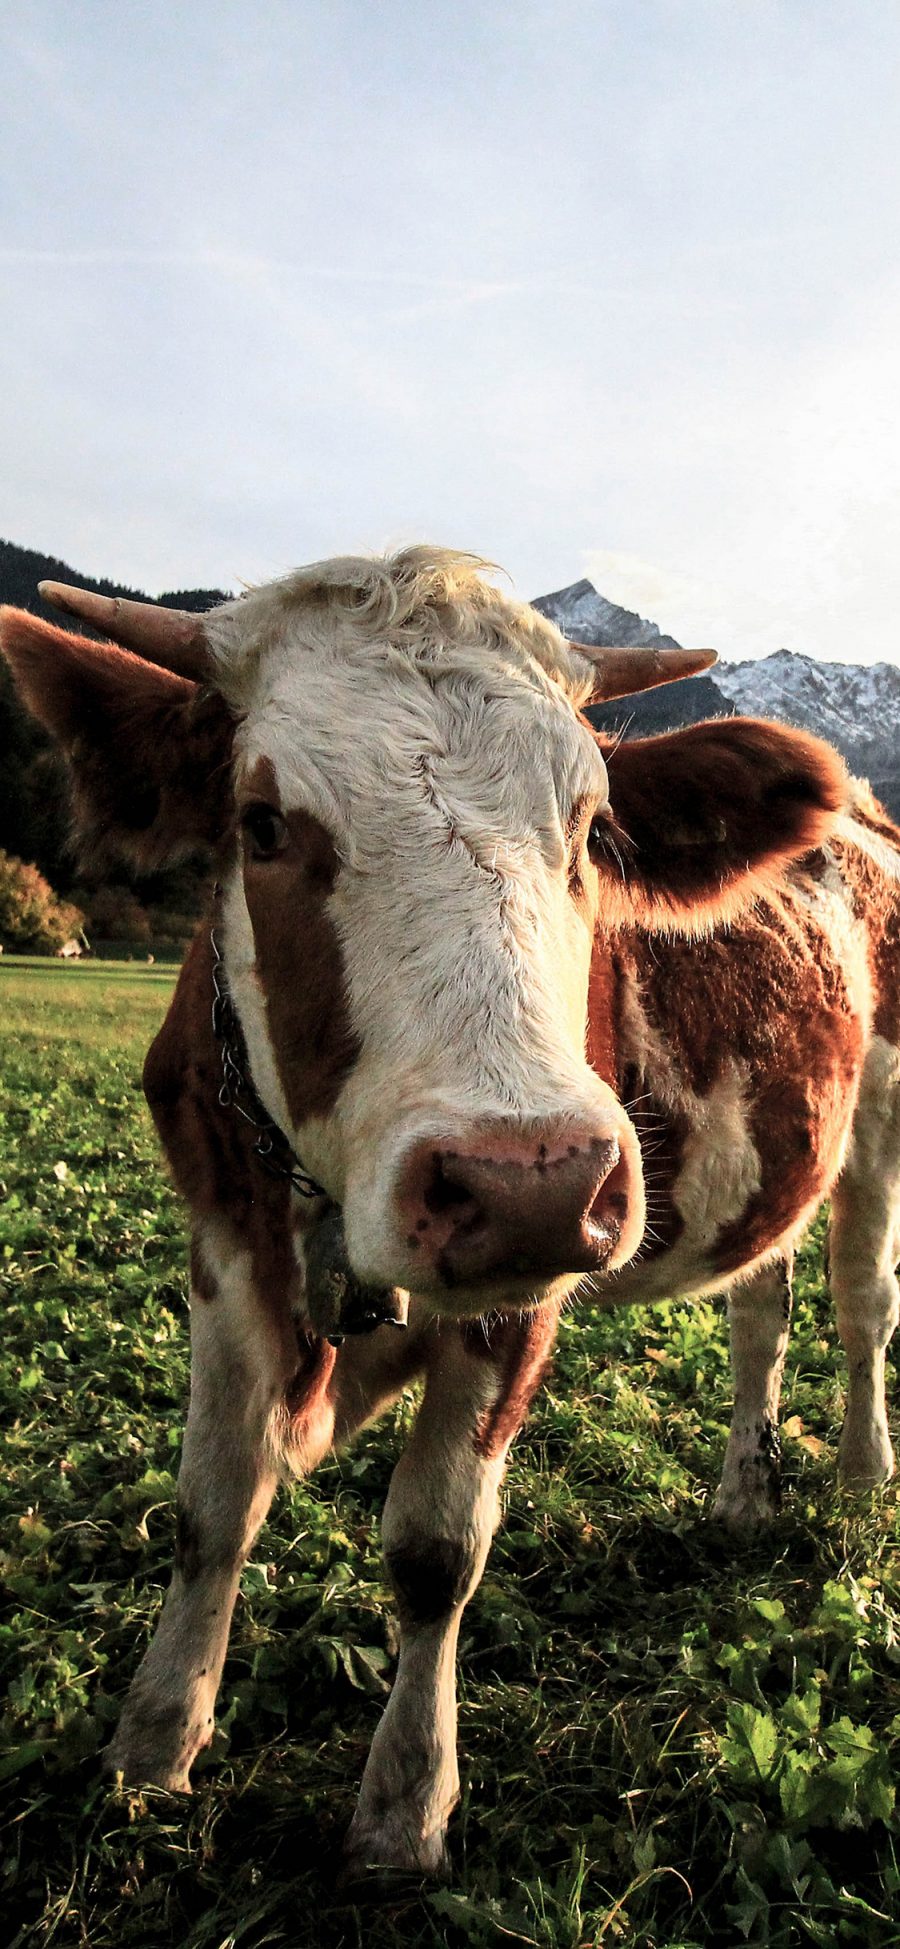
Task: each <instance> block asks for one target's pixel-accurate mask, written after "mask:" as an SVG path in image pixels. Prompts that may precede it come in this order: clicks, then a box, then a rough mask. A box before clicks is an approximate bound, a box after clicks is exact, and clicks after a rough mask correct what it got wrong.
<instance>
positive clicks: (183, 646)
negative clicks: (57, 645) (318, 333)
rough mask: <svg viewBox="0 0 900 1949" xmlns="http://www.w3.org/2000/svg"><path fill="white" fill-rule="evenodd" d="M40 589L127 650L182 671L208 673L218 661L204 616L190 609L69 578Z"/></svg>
mask: <svg viewBox="0 0 900 1949" xmlns="http://www.w3.org/2000/svg"><path fill="white" fill-rule="evenodd" d="M38 593H39V595H41V596H43V599H44V601H45V602H49V603H52V605H53V608H54V609H62V610H63V611H64V612H65V614H66V615H67V616H78V617H80V619H81V621H82V622H84V623H90V624H91V625H92V626H93V628H94V629H98V630H100V632H101V634H102V635H103V636H108V637H110V639H111V641H112V642H113V643H119V644H121V646H122V648H123V649H124V650H133V651H134V653H135V655H136V656H142V657H143V658H144V659H145V661H146V662H147V663H156V664H158V665H159V667H160V668H161V669H163V670H174V671H175V672H176V673H177V675H178V676H180V677H193V678H195V679H198V680H199V679H200V678H203V677H208V676H209V675H210V673H211V669H212V664H211V660H210V655H209V649H208V646H207V642H206V634H205V631H204V627H203V616H202V615H199V614H196V613H192V612H191V611H190V610H189V609H164V608H161V607H160V605H159V603H156V602H130V601H128V599H127V598H126V597H125V596H101V595H95V594H94V591H93V590H92V589H74V588H72V587H71V586H70V585H69V583H67V582H39V583H38Z"/></svg>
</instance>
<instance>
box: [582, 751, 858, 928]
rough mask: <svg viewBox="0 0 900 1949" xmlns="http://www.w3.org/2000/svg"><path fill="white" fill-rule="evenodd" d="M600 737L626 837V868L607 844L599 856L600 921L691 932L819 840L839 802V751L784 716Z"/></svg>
mask: <svg viewBox="0 0 900 1949" xmlns="http://www.w3.org/2000/svg"><path fill="white" fill-rule="evenodd" d="M597 741H598V743H599V746H600V749H601V751H602V752H603V754H604V757H605V758H606V760H607V766H608V771H609V789H610V805H611V808H612V813H613V816H614V818H615V820H616V823H617V825H618V826H620V827H621V828H622V829H623V832H624V834H625V837H626V841H627V848H626V855H625V867H624V871H623V866H622V860H621V858H619V857H617V856H616V854H615V853H612V852H611V853H610V855H609V857H608V858H607V857H606V856H605V855H604V854H603V853H600V854H598V856H597V859H596V861H595V863H596V864H597V866H598V870H599V874H600V882H601V887H600V913H601V918H602V922H603V924H604V925H606V926H617V925H618V926H625V927H629V926H633V925H638V926H641V927H648V928H658V927H662V928H666V927H671V926H675V927H691V928H694V929H699V928H701V927H703V926H707V925H709V924H710V923H712V922H715V921H720V920H723V919H728V918H730V917H732V916H733V915H735V914H736V913H738V912H740V911H741V909H742V908H743V907H745V906H746V905H747V904H748V902H749V901H751V900H752V899H753V897H754V895H755V894H757V893H759V892H761V891H764V890H765V889H766V888H767V887H770V886H772V885H773V884H776V883H777V881H778V878H779V876H780V871H781V868H782V866H783V865H784V863H785V862H786V861H787V860H789V859H793V858H797V857H798V856H799V855H801V854H802V853H805V852H807V851H809V850H810V849H811V848H813V847H815V846H818V845H820V844H821V843H822V842H823V840H824V839H825V838H827V836H828V833H829V831H830V830H831V828H832V826H833V823H834V819H835V816H836V814H838V813H839V812H840V811H841V810H842V809H843V808H844V806H845V805H846V800H847V774H846V771H845V769H844V765H843V762H842V760H841V759H840V758H839V757H838V755H837V753H836V752H835V751H832V749H831V747H830V746H829V745H826V744H822V743H820V741H819V740H818V739H817V738H812V737H810V736H809V735H808V734H807V733H806V732H805V731H794V730H790V729H788V727H787V726H784V725H775V724H769V723H766V722H764V721H762V720H757V719H754V718H726V719H723V720H721V721H719V722H716V723H711V724H692V725H688V726H687V727H686V729H684V730H681V731H675V732H670V733H667V734H666V735H665V736H663V737H654V738H637V739H635V740H634V742H633V743H628V742H623V743H619V744H614V742H613V740H611V739H609V738H604V737H603V736H598V740H597ZM620 850H621V849H620Z"/></svg>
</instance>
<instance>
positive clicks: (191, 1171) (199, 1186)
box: [144, 921, 302, 1361]
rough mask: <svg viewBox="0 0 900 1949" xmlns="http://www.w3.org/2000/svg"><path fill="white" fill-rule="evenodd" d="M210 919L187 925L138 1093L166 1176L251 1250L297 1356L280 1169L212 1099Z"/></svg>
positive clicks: (295, 1285) (288, 1355)
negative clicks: (185, 945) (190, 928)
mask: <svg viewBox="0 0 900 1949" xmlns="http://www.w3.org/2000/svg"><path fill="white" fill-rule="evenodd" d="M212 961H213V956H212V946H211V942H210V938H209V922H208V921H205V922H204V923H203V924H202V925H201V927H200V929H199V931H198V933H197V934H196V935H195V937H194V940H193V942H192V943H191V946H190V948H189V949H188V954H187V959H186V960H185V964H184V967H183V968H182V970H181V974H180V975H179V978H178V983H177V986H176V989H175V993H174V995H173V997H172V1001H171V1004H170V1007H169V1012H168V1014H167V1016H166V1019H165V1021H164V1023H163V1025H162V1028H161V1029H160V1031H159V1034H158V1035H157V1036H156V1038H155V1040H154V1041H153V1043H151V1046H150V1049H149V1052H148V1054H147V1059H146V1062H145V1064H144V1093H145V1095H146V1098H147V1102H148V1103H149V1105H150V1110H151V1113H152V1116H153V1121H154V1123H155V1125H156V1128H157V1131H158V1133H159V1137H160V1140H161V1142H162V1145H163V1148H164V1150H165V1152H166V1156H167V1158H168V1161H169V1166H170V1169H171V1171H172V1176H173V1178H174V1180H175V1183H176V1185H177V1187H178V1190H179V1191H180V1192H181V1194H182V1197H184V1198H186V1199H187V1201H188V1203H189V1205H190V1206H191V1209H192V1212H193V1214H194V1216H195V1218H199V1219H203V1218H213V1217H218V1218H221V1219H224V1220H226V1221H227V1223H228V1224H229V1226H230V1228H231V1231H232V1234H233V1236H234V1238H235V1240H236V1242H237V1243H239V1244H240V1245H241V1246H242V1247H243V1248H245V1249H246V1250H247V1251H249V1252H250V1255H251V1260H252V1269H253V1277H254V1282H255V1285H256V1288H257V1291H258V1293H259V1295H260V1298H261V1300H262V1302H263V1304H264V1305H265V1306H266V1307H267V1309H268V1310H269V1311H270V1312H271V1313H272V1315H273V1317H274V1318H275V1319H276V1320H277V1321H278V1322H279V1324H280V1328H281V1331H282V1333H283V1336H284V1353H285V1359H286V1361H295V1360H296V1346H295V1338H294V1333H293V1328H292V1326H291V1321H290V1311H291V1307H292V1306H296V1307H297V1308H298V1309H299V1307H300V1305H301V1303H302V1283H301V1279H300V1274H299V1271H298V1268H297V1261H296V1258H295V1256H294V1249H293V1241H292V1228H291V1199H292V1197H293V1196H294V1194H293V1193H292V1191H291V1189H290V1186H289V1184H288V1183H287V1180H286V1179H280V1178H274V1177H270V1176H269V1175H268V1174H267V1172H265V1171H264V1170H263V1169H262V1167H261V1165H260V1164H259V1161H258V1159H257V1158H256V1157H255V1156H254V1154H253V1141H254V1132H253V1129H252V1127H251V1126H250V1125H249V1124H246V1123H245V1122H244V1119H243V1118H242V1117H239V1116H237V1115H236V1114H235V1112H234V1110H233V1109H230V1108H223V1107H222V1106H221V1104H220V1103H219V1100H218V1093H219V1085H220V1082H221V1076H222V1057H221V1049H220V1047H219V1044H218V1043H217V1041H216V1039H215V1036H214V1035H213V1030H212V1020H211V1003H212Z"/></svg>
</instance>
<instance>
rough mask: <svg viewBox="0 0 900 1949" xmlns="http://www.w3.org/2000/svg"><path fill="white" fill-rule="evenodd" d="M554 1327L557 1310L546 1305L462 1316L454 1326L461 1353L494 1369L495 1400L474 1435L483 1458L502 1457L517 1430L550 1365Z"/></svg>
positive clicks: (557, 1319)
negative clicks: (495, 1314)
mask: <svg viewBox="0 0 900 1949" xmlns="http://www.w3.org/2000/svg"><path fill="white" fill-rule="evenodd" d="M558 1325H559V1311H558V1308H557V1307H555V1306H553V1305H550V1306H542V1307H541V1308H540V1310H539V1311H538V1312H535V1313H518V1314H512V1315H509V1316H504V1317H502V1318H501V1317H498V1318H495V1319H489V1320H466V1321H465V1322H464V1323H463V1324H462V1325H461V1326H460V1327H459V1332H460V1334H461V1336H462V1341H463V1345H464V1347H465V1349H466V1352H467V1353H469V1354H472V1355H473V1356H474V1357H475V1358H479V1359H483V1360H489V1361H492V1362H493V1364H494V1365H495V1366H496V1368H497V1370H498V1379H499V1385H498V1389H497V1395H496V1398H495V1400H494V1403H493V1406H492V1407H490V1408H488V1409H487V1411H486V1413H485V1414H484V1415H483V1416H482V1417H481V1421H480V1423H479V1427H478V1432H477V1434H476V1436H475V1450H476V1453H477V1454H479V1455H482V1456H483V1457H484V1459H485V1461H493V1460H494V1458H495V1457H496V1456H498V1455H502V1454H503V1452H504V1450H505V1449H506V1448H508V1446H509V1443H510V1442H511V1441H512V1438H513V1436H514V1435H515V1434H516V1433H517V1431H518V1430H519V1428H521V1426H522V1423H523V1421H524V1420H525V1417H526V1415H527V1413H528V1410H529V1408H530V1406H531V1403H532V1401H533V1399H534V1396H535V1394H536V1393H537V1390H538V1388H539V1387H540V1384H541V1382H542V1380H543V1379H544V1376H545V1374H546V1373H547V1370H548V1368H549V1366H550V1359H551V1355H552V1351H553V1343H554V1341H555V1339H556V1331H557V1327H558Z"/></svg>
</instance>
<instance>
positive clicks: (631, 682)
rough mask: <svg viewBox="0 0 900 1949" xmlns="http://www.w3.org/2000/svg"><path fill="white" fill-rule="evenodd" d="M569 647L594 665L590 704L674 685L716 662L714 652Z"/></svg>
mask: <svg viewBox="0 0 900 1949" xmlns="http://www.w3.org/2000/svg"><path fill="white" fill-rule="evenodd" d="M569 647H570V649H572V650H574V651H575V654H576V656H582V657H584V658H586V660H587V662H588V663H590V664H592V665H593V671H594V687H593V689H592V691H591V695H590V698H589V700H588V701H589V702H590V703H592V704H603V703H609V702H611V701H612V699H613V698H614V697H631V696H633V695H634V694H635V692H637V691H639V690H653V689H655V687H656V685H657V684H670V683H674V682H675V681H676V679H677V678H678V677H697V676H699V675H700V674H701V672H702V671H703V670H711V669H712V666H713V664H714V663H716V662H718V656H717V653H716V651H715V650H682V649H675V650H666V649H661V650H657V649H653V648H648V647H645V646H644V645H643V644H634V645H632V646H631V647H630V648H625V649H610V648H608V647H607V646H606V645H605V644H602V643H600V644H592V643H570V645H569Z"/></svg>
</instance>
